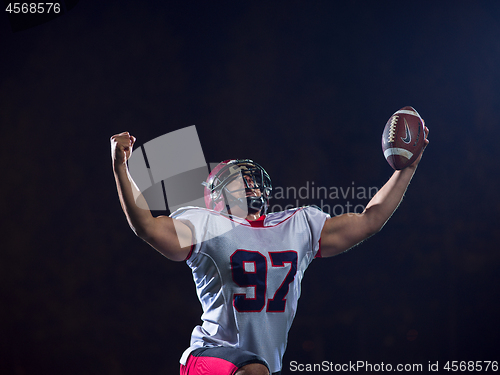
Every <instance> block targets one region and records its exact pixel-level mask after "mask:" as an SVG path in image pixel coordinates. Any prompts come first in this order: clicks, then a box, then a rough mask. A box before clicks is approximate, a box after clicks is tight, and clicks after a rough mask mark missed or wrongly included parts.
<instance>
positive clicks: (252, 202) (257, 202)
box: [246, 196, 265, 214]
mask: <svg viewBox="0 0 500 375" xmlns="http://www.w3.org/2000/svg"><path fill="white" fill-rule="evenodd" d="M246 198H247V199H246V204H247V207H248V213H249V214H255V213H257V212H259V211H260V210H262V209H263V208H264V203H265V201H264V197H263V196H260V197H255V196H250V197H246Z"/></svg>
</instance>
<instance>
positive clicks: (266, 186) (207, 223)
mask: <svg viewBox="0 0 500 375" xmlns="http://www.w3.org/2000/svg"><path fill="white" fill-rule="evenodd" d="M427 133H428V129H427V128H426V134H427ZM134 142H135V138H134V137H133V136H132V135H130V134H129V133H127V132H125V133H121V134H117V135H114V136H113V137H111V146H112V159H113V170H114V175H115V179H116V185H117V189H118V195H119V199H120V202H121V205H122V208H123V211H124V212H125V215H126V217H127V220H128V222H129V224H130V227H131V228H132V230H133V231H134V232H135V233H136V234H137V236H139V237H140V238H142V239H143V240H144V241H146V242H147V243H149V244H150V245H151V246H152V247H153V248H155V249H156V250H157V251H159V252H160V253H162V254H163V255H164V256H165V257H167V258H169V259H171V260H174V261H186V263H187V264H188V266H189V267H190V268H191V270H192V273H193V278H194V281H195V284H196V288H197V293H198V297H199V300H200V302H201V305H202V308H203V315H202V321H203V323H202V324H201V325H199V326H197V327H195V329H194V330H193V332H192V335H191V343H190V346H189V348H188V349H187V350H186V351H185V352H184V354H183V355H182V357H181V359H180V363H181V365H180V372H181V375H202V374H203V375H211V374H213V375H225V374H237V375H244V374H247V375H264V374H267V375H269V374H280V373H281V369H282V358H283V355H284V352H285V349H286V344H287V336H288V331H289V329H290V327H291V324H292V321H293V319H294V317H295V312H296V309H297V302H298V299H299V297H300V284H301V280H302V277H303V275H304V272H305V270H306V268H307V267H308V265H309V264H310V263H311V261H312V260H313V259H314V258H319V257H331V256H334V255H337V254H339V253H341V252H344V251H346V250H348V249H350V248H351V247H353V246H355V245H357V244H359V243H360V242H362V241H364V240H365V239H367V238H368V237H370V236H372V235H373V234H375V233H377V232H378V231H380V229H381V228H382V227H383V226H384V225H385V223H386V222H387V220H388V219H389V218H390V216H391V215H392V213H393V212H394V211H395V209H396V208H397V207H398V205H399V203H400V202H401V200H402V197H403V195H404V193H405V191H406V189H407V187H408V184H409V183H410V180H411V179H412V176H413V174H414V172H415V170H416V168H417V165H418V163H419V162H420V159H421V157H422V155H420V157H419V158H418V159H417V160H416V161H415V163H413V164H412V165H411V166H410V167H408V168H406V169H404V170H400V171H395V172H394V174H393V175H392V176H391V178H390V179H389V180H388V182H387V183H386V184H385V185H384V186H383V187H382V188H381V189H380V190H379V191H378V192H377V194H376V195H375V196H374V197H373V198H372V199H371V200H370V202H369V203H368V205H367V206H366V208H365V210H364V211H363V212H362V213H361V214H344V215H340V216H335V217H330V216H329V215H327V214H325V213H323V212H322V211H321V210H319V209H318V208H315V207H301V208H295V209H291V210H286V211H282V212H276V213H268V212H267V209H268V206H269V199H270V198H271V194H272V183H271V178H270V176H269V175H268V173H267V172H266V171H265V170H264V168H262V167H261V166H260V165H259V164H257V163H256V162H253V161H252V160H249V159H243V160H226V161H224V162H222V163H220V164H219V165H217V167H215V168H214V169H213V170H212V171H211V173H210V175H209V176H208V178H207V180H206V181H205V182H203V185H204V186H205V187H204V189H205V204H206V208H200V207H184V208H182V209H179V210H177V211H176V212H174V213H172V214H171V215H170V216H159V217H153V216H152V215H151V212H150V211H149V210H147V209H142V208H140V206H141V207H144V206H142V205H138V204H136V200H135V198H134V197H137V196H139V199H142V198H141V196H140V192H139V191H138V189H137V187H136V186H135V184H134V181H133V180H132V177H131V176H130V174H129V172H128V169H127V164H126V161H127V159H128V158H129V157H130V155H131V152H132V147H133V145H134ZM427 143H428V141H426V144H427ZM143 204H144V203H143Z"/></svg>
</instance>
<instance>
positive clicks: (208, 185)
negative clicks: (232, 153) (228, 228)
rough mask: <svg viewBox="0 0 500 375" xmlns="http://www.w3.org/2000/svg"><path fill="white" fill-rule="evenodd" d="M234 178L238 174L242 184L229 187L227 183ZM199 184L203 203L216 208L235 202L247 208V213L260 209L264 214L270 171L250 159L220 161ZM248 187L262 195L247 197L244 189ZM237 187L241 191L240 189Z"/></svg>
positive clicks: (218, 209)
mask: <svg viewBox="0 0 500 375" xmlns="http://www.w3.org/2000/svg"><path fill="white" fill-rule="evenodd" d="M237 178H241V180H242V181H243V183H244V185H243V184H242V186H244V187H243V188H242V189H237V190H232V191H231V190H229V189H228V187H227V185H228V184H230V183H231V182H232V181H235V180H236V179H237ZM202 184H203V185H204V186H205V191H204V195H205V205H206V206H207V208H209V209H211V210H215V211H219V212H220V211H223V210H224V209H228V207H229V206H230V205H232V204H235V205H237V206H239V207H241V208H242V209H243V210H245V211H247V210H248V213H256V212H259V211H261V210H262V214H265V213H266V212H267V208H268V206H269V198H270V197H271V192H272V190H273V187H272V183H271V177H269V174H268V173H267V172H266V171H265V169H264V168H262V167H261V166H260V165H259V164H257V163H256V162H254V161H252V160H250V159H232V160H225V161H223V162H221V163H219V164H218V165H217V166H216V167H215V168H214V169H213V170H212V171H211V172H210V174H209V175H208V178H207V180H206V181H205V182H203V183H202ZM249 189H259V190H260V192H261V196H260V197H257V196H248V197H247V196H246V194H245V192H246V191H247V190H249ZM240 191H243V192H242V193H239V192H240Z"/></svg>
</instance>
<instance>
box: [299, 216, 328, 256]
mask: <svg viewBox="0 0 500 375" xmlns="http://www.w3.org/2000/svg"><path fill="white" fill-rule="evenodd" d="M304 214H305V216H306V219H307V221H308V223H309V228H310V229H311V236H312V250H313V254H314V256H315V257H316V258H321V231H322V230H323V226H324V225H325V221H326V220H327V219H329V218H330V215H328V214H327V213H325V212H323V211H322V210H321V209H320V208H319V207H317V206H308V207H305V208H304Z"/></svg>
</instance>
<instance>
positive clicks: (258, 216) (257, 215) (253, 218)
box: [245, 211, 260, 221]
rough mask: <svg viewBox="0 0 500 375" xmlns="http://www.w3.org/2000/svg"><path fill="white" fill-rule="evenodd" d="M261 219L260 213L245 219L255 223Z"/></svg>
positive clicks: (249, 215)
mask: <svg viewBox="0 0 500 375" xmlns="http://www.w3.org/2000/svg"><path fill="white" fill-rule="evenodd" d="M259 218H260V211H259V212H256V213H254V214H248V215H247V217H246V218H245V219H246V220H247V221H255V220H259Z"/></svg>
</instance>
